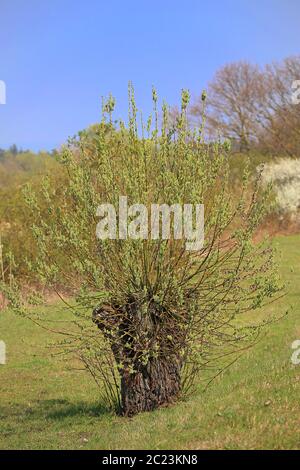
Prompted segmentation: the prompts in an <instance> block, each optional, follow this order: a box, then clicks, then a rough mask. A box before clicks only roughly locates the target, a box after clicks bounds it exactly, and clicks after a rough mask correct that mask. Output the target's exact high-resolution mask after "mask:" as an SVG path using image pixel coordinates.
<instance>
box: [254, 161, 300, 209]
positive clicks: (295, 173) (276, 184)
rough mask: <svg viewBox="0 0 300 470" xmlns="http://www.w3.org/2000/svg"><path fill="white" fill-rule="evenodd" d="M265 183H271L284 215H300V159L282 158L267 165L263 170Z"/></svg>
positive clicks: (278, 205) (279, 207)
mask: <svg viewBox="0 0 300 470" xmlns="http://www.w3.org/2000/svg"><path fill="white" fill-rule="evenodd" d="M262 176H263V181H264V182H265V184H268V183H271V184H272V186H273V189H274V192H275V196H276V202H277V207H278V209H279V211H280V212H282V213H285V214H287V213H289V214H294V215H299V214H300V159H291V158H282V159H280V160H277V161H276V162H274V163H267V164H266V165H265V166H264V169H263V174H262Z"/></svg>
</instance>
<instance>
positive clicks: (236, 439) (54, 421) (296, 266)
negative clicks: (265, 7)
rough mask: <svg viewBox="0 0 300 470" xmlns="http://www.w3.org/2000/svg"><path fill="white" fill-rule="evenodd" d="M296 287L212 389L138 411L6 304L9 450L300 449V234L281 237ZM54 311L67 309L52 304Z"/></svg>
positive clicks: (1, 434)
mask: <svg viewBox="0 0 300 470" xmlns="http://www.w3.org/2000/svg"><path fill="white" fill-rule="evenodd" d="M274 243H275V244H276V245H277V246H279V248H280V250H281V252H282V256H281V260H280V265H281V272H282V275H283V277H284V278H285V279H286V280H287V281H289V283H290V285H289V287H288V295H287V297H285V298H284V299H283V300H281V301H280V302H277V303H275V304H272V305H270V306H269V307H268V311H271V310H274V313H275V312H276V313H279V312H284V311H285V309H286V307H287V305H288V304H292V305H293V310H292V311H291V312H290V313H289V315H288V316H287V317H285V318H284V319H283V320H281V321H280V322H279V323H276V324H273V325H272V326H271V327H270V329H269V332H268V335H267V336H266V337H265V338H264V339H263V340H262V341H261V342H260V343H259V344H258V345H257V346H255V348H253V349H251V350H249V351H248V352H247V353H245V354H244V355H243V357H242V358H241V359H240V360H239V361H238V362H236V363H235V364H234V365H233V366H232V367H231V368H230V369H228V370H227V371H226V372H224V373H223V375H222V376H221V377H219V378H218V379H216V380H215V381H214V382H213V384H212V386H211V388H209V389H208V390H207V391H206V392H204V393H203V392H202V393H201V392H200V391H199V393H198V394H197V395H195V396H193V397H192V398H190V399H189V400H188V401H185V402H180V403H178V404H177V405H175V406H172V407H169V408H165V409H161V410H158V411H155V412H152V413H144V414H141V415H139V416H136V417H134V418H132V419H129V418H128V419H127V418H121V417H117V416H114V415H113V414H112V413H110V412H109V411H108V410H107V409H105V407H104V406H103V405H101V403H100V402H99V399H98V390H97V388H96V386H95V385H94V383H93V381H92V379H91V378H90V377H89V375H88V374H87V373H86V372H83V371H79V370H74V367H75V366H78V365H77V364H75V363H74V362H71V361H66V359H65V358H63V359H59V358H57V357H56V358H52V357H51V356H50V351H49V349H48V348H47V347H46V345H47V343H48V341H49V340H50V339H51V334H49V332H47V331H46V330H43V329H41V328H39V327H38V326H35V325H34V324H33V323H32V322H30V321H28V320H25V319H22V318H19V317H15V316H14V315H12V314H11V313H10V312H9V311H5V312H0V339H3V340H4V341H5V342H6V344H7V352H8V354H7V355H8V362H7V365H5V366H0V392H1V403H0V449H108V450H110V449H167V448H168V449H203V448H205V449H206V448H209V449H210V448H214V449H215V448H216V449H240V448H247V449H254V448H258V449H261V448H264V449H280V448H284V449H290V448H300V365H299V366H295V365H293V364H292V363H291V359H290V358H291V354H292V349H291V343H292V342H293V341H294V340H295V339H300V236H290V237H285V238H283V237H279V238H277V239H275V241H274ZM50 310H51V316H52V317H53V319H55V318H57V317H58V315H61V313H60V311H59V307H57V306H53V307H51V309H50Z"/></svg>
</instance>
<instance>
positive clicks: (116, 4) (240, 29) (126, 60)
mask: <svg viewBox="0 0 300 470" xmlns="http://www.w3.org/2000/svg"><path fill="white" fill-rule="evenodd" d="M0 52H1V53H0V80H4V81H5V82H6V86H7V104H6V105H0V147H2V148H7V147H8V146H9V145H11V144H13V143H16V144H17V145H18V146H21V147H23V148H31V149H34V150H38V149H52V148H54V147H57V146H59V145H60V144H62V143H63V142H64V141H65V140H66V139H67V137H68V136H70V135H74V134H75V133H76V132H77V131H78V130H80V129H82V128H84V127H86V126H88V125H89V124H91V123H93V122H96V121H97V120H98V119H99V115H100V97H101V95H106V94H108V93H109V92H112V93H113V94H114V96H115V97H116V99H117V105H118V107H117V115H119V116H120V117H123V118H125V117H126V115H127V83H128V81H129V80H132V81H133V83H134V86H135V89H136V97H137V101H138V106H139V107H141V108H142V109H143V110H144V111H145V112H147V111H148V110H149V109H150V105H151V103H150V101H151V86H152V84H153V85H155V86H156V87H157V89H158V92H159V95H160V97H161V98H164V99H166V100H167V101H168V103H170V104H175V103H177V102H178V95H179V93H180V90H181V88H189V89H190V90H191V92H192V94H194V95H197V94H199V93H200V92H201V90H202V89H203V88H205V86H206V84H207V82H208V80H210V79H211V78H212V76H213V74H214V72H215V71H216V69H217V68H218V67H220V66H221V65H223V64H224V63H227V62H232V61H236V60H240V59H246V60H249V61H252V62H256V63H259V64H263V63H265V62H270V61H273V60H277V59H282V58H283V57H285V56H288V55H293V54H299V52H300V1H299V0H198V1H192V0H184V1H182V0H180V1H179V0H159V1H157V0H152V1H149V0H148V1H143V0H139V1H137V0H126V1H121V0H119V1H117V0H105V1H101V0H0Z"/></svg>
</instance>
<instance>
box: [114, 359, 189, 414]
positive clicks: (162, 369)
mask: <svg viewBox="0 0 300 470" xmlns="http://www.w3.org/2000/svg"><path fill="white" fill-rule="evenodd" d="M179 391H180V362H179V361H177V362H176V361H175V362H173V361H172V362H170V361H169V360H167V359H165V358H164V359H150V360H149V362H148V364H147V366H145V367H144V368H143V369H142V370H139V371H138V372H136V373H134V374H128V373H123V374H122V377H121V398H122V412H123V414H124V415H125V416H132V415H134V414H136V413H139V412H141V411H151V410H154V409H155V408H158V407H159V406H161V405H165V404H168V403H170V402H172V401H173V400H174V398H176V396H177V395H178V393H179Z"/></svg>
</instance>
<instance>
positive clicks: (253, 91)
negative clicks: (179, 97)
mask: <svg viewBox="0 0 300 470" xmlns="http://www.w3.org/2000/svg"><path fill="white" fill-rule="evenodd" d="M261 77H262V75H261V71H260V70H259V68H258V67H257V66H255V65H251V64H249V63H248V62H235V63H231V64H228V65H225V66H224V67H222V68H221V69H220V70H218V71H217V73H216V74H215V77H214V78H213V80H212V81H211V82H210V84H209V86H208V93H207V123H208V130H209V133H210V136H211V137H212V138H217V137H218V136H219V135H221V136H222V137H225V138H228V139H230V140H232V141H236V142H237V143H238V147H239V150H240V151H244V150H248V149H249V147H250V145H251V143H252V142H253V141H256V139H257V137H256V133H257V122H256V119H255V111H256V103H257V102H258V101H260V100H261V97H262V93H263V91H264V89H263V87H262V81H261ZM201 113H202V104H201V100H200V99H198V100H197V101H196V102H195V103H194V105H193V106H192V107H191V110H190V114H191V116H192V117H198V116H199V115H200V116H201Z"/></svg>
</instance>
